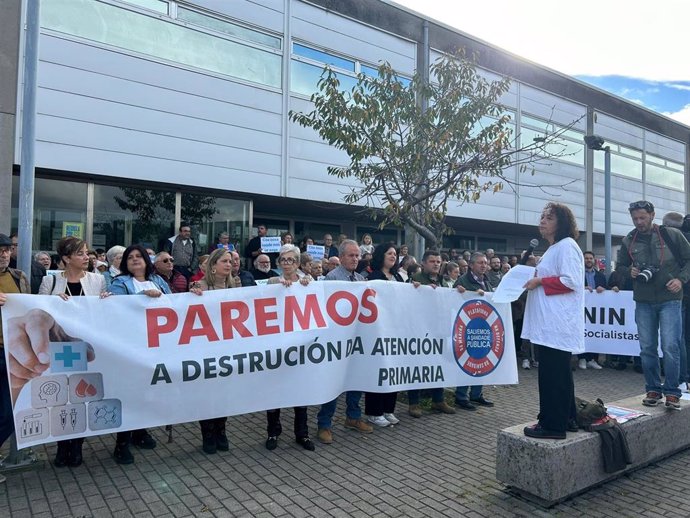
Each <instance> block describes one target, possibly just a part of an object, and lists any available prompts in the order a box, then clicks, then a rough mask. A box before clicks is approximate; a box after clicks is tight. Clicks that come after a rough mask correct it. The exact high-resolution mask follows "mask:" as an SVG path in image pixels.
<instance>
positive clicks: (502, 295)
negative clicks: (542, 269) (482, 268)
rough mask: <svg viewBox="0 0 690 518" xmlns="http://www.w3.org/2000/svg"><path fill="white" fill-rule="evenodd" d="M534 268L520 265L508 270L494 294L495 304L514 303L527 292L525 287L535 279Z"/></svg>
mask: <svg viewBox="0 0 690 518" xmlns="http://www.w3.org/2000/svg"><path fill="white" fill-rule="evenodd" d="M534 270H535V268H534V266H525V265H522V264H518V265H517V266H515V267H514V268H511V269H510V270H508V273H506V274H505V275H504V276H503V278H502V279H501V283H500V284H499V285H498V288H496V291H495V292H494V296H493V300H494V302H513V301H514V300H517V298H518V297H519V296H520V295H522V292H523V291H525V288H523V286H524V285H525V283H526V282H527V281H528V280H530V279H531V278H532V277H534Z"/></svg>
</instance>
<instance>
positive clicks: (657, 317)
mask: <svg viewBox="0 0 690 518" xmlns="http://www.w3.org/2000/svg"><path fill="white" fill-rule="evenodd" d="M681 305H682V302H681V301H680V300H670V301H668V302H659V303H648V302H636V303H635V322H636V323H637V333H638V335H639V338H640V359H641V360H642V372H643V374H644V381H645V390H646V391H647V392H659V393H662V394H665V395H671V396H678V397H680V395H681V392H680V389H679V388H678V383H679V381H678V380H679V375H680V345H681V343H680V341H681V338H682V323H683V318H682V314H681ZM659 335H661V352H662V353H663V354H664V358H663V362H664V375H665V378H666V379H665V380H664V384H663V386H662V384H661V375H660V369H659V354H658V346H659V338H658V337H659Z"/></svg>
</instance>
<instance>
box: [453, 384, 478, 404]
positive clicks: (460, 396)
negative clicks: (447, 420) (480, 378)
mask: <svg viewBox="0 0 690 518" xmlns="http://www.w3.org/2000/svg"><path fill="white" fill-rule="evenodd" d="M467 389H470V397H469V398H468V397H467ZM480 397H482V385H472V386H471V387H457V388H456V389H455V401H469V400H470V399H479V398H480Z"/></svg>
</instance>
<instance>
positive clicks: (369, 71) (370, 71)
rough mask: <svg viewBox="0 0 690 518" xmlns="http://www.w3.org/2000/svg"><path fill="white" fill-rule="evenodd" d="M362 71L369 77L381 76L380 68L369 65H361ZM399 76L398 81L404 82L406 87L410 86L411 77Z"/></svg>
mask: <svg viewBox="0 0 690 518" xmlns="http://www.w3.org/2000/svg"><path fill="white" fill-rule="evenodd" d="M360 71H361V72H362V74H364V75H365V76H369V77H379V70H378V68H376V67H371V66H369V65H360ZM397 77H398V82H399V83H400V84H402V85H403V86H404V87H406V88H407V87H408V86H410V83H411V82H412V80H411V79H410V78H409V77H405V76H397Z"/></svg>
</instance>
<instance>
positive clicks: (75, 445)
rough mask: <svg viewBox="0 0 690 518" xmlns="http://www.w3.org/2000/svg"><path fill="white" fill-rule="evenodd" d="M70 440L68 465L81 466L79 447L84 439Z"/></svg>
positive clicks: (72, 466) (81, 459)
mask: <svg viewBox="0 0 690 518" xmlns="http://www.w3.org/2000/svg"><path fill="white" fill-rule="evenodd" d="M70 442H71V444H70V455H69V466H70V467H71V468H76V467H77V466H81V463H82V461H83V458H82V455H81V447H82V444H84V439H72V440H71V441H70Z"/></svg>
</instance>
